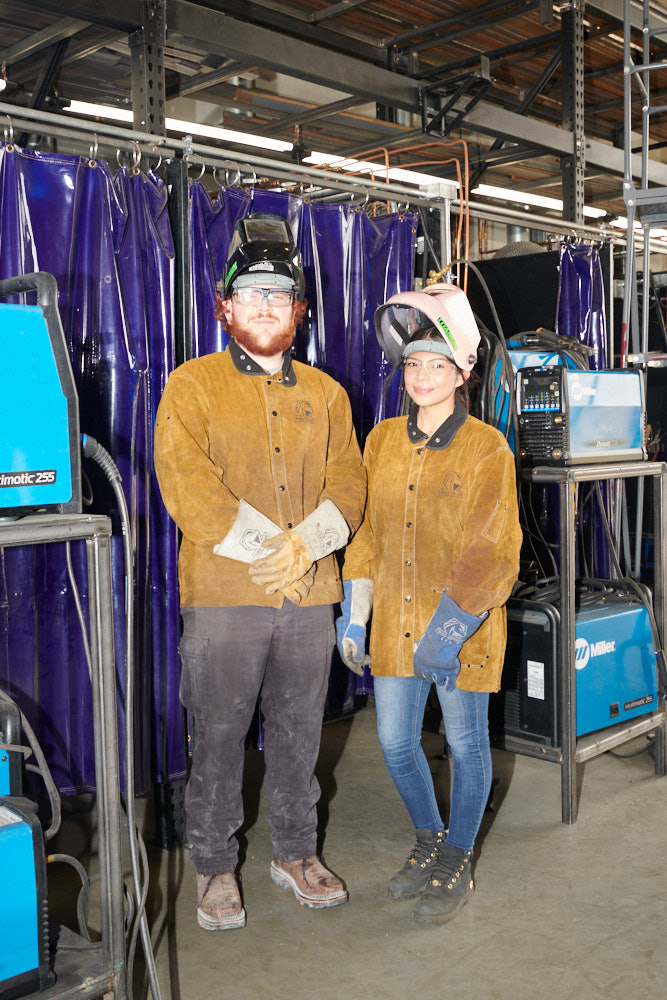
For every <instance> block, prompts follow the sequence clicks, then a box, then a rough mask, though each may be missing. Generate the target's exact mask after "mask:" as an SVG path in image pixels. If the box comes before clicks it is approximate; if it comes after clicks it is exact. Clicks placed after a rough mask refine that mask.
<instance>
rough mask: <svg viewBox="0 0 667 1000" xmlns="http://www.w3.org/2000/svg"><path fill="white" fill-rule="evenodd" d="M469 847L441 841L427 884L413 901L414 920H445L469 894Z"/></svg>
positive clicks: (462, 904)
mask: <svg viewBox="0 0 667 1000" xmlns="http://www.w3.org/2000/svg"><path fill="white" fill-rule="evenodd" d="M471 862H472V851H468V852H466V853H464V852H463V851H462V850H461V848H460V847H453V846H452V844H447V843H444V844H442V845H441V846H440V848H439V850H438V857H437V860H436V861H435V862H434V864H433V867H432V869H431V875H430V879H429V882H428V885H427V886H426V888H425V889H424V891H423V893H422V894H421V897H420V898H419V900H418V901H417V905H416V906H415V909H414V914H413V916H414V919H415V920H416V921H417V923H418V924H446V923H447V921H448V920H453V919H454V917H455V916H456V914H457V913H458V912H459V910H460V909H461V907H462V906H464V905H465V904H466V903H467V901H468V899H469V898H470V897H471V896H472V894H473V889H474V885H473V880H472V870H471Z"/></svg>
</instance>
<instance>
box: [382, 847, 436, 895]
mask: <svg viewBox="0 0 667 1000" xmlns="http://www.w3.org/2000/svg"><path fill="white" fill-rule="evenodd" d="M444 836H445V831H444V830H438V831H436V832H435V833H434V832H433V830H417V843H416V844H415V846H414V847H413V848H412V850H411V851H410V856H409V858H408V860H407V861H406V862H405V864H404V865H403V867H402V868H401V870H400V872H396V874H395V875H394V876H393V878H391V879H390V880H389V885H388V887H387V891H388V892H389V895H390V896H391V898H392V899H412V897H413V896H418V895H419V893H420V892H421V891H422V889H423V888H424V886H425V885H426V883H427V882H428V880H429V878H430V877H431V871H432V870H433V865H434V863H435V860H436V858H437V857H438V849H439V847H440V845H441V844H442V843H443V842H444Z"/></svg>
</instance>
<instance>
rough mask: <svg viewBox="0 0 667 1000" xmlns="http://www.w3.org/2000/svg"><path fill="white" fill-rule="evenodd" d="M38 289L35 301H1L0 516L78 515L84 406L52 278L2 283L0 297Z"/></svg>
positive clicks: (41, 275) (32, 277)
mask: <svg viewBox="0 0 667 1000" xmlns="http://www.w3.org/2000/svg"><path fill="white" fill-rule="evenodd" d="M34 291H36V292H37V304H36V305H19V304H13V303H3V304H0V338H1V340H2V348H3V351H2V366H1V367H0V516H18V515H22V514H35V513H58V514H64V513H80V512H81V465H80V461H81V460H80V440H79V407H78V398H77V393H76V387H75V384H74V375H73V373H72V366H71V364H70V360H69V354H68V352H67V344H66V341H65V335H64V333H63V328H62V324H61V322H60V315H59V313H58V305H57V296H58V289H57V286H56V281H55V278H54V277H53V275H51V274H46V273H45V272H41V271H40V272H37V273H35V274H28V275H23V276H21V277H18V278H7V279H5V280H3V281H0V298H7V297H8V296H18V295H20V294H23V293H30V292H34Z"/></svg>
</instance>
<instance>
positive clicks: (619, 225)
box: [609, 215, 667, 240]
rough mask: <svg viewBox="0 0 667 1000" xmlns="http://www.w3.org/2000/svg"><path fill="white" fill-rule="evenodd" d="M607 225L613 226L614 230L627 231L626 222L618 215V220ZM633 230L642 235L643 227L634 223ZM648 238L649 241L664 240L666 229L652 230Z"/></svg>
mask: <svg viewBox="0 0 667 1000" xmlns="http://www.w3.org/2000/svg"><path fill="white" fill-rule="evenodd" d="M609 225H610V226H614V227H615V228H616V229H625V230H626V231H627V228H628V220H627V218H626V217H625V216H624V215H619V217H618V219H613V221H612V222H610V223H609ZM633 229H634V231H635V233H642V232H643V227H642V224H641V222H635V224H634V226H633ZM649 236H650V237H651V239H660V240H664V239H665V238H667V229H652V230H651V231H650V233H649Z"/></svg>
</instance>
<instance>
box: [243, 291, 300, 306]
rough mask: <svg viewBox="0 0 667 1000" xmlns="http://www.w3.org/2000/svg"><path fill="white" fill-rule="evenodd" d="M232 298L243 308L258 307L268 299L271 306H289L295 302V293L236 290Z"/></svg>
mask: <svg viewBox="0 0 667 1000" xmlns="http://www.w3.org/2000/svg"><path fill="white" fill-rule="evenodd" d="M232 297H233V298H235V299H236V301H237V302H240V303H241V305H242V306H258V305H259V304H260V302H261V301H262V299H266V301H267V302H268V303H269V305H270V306H277V307H280V306H289V305H291V304H292V302H294V292H293V291H290V290H289V289H287V288H254V287H250V288H234V289H232Z"/></svg>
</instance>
